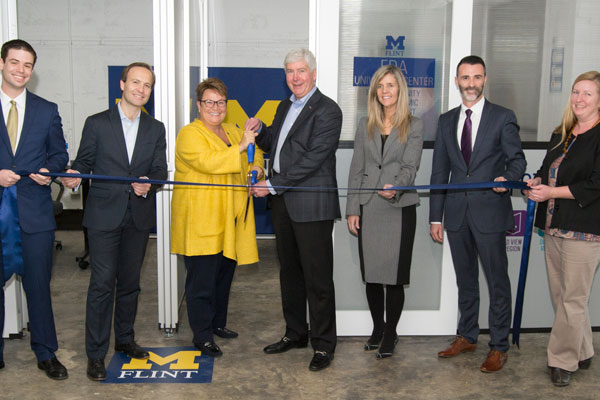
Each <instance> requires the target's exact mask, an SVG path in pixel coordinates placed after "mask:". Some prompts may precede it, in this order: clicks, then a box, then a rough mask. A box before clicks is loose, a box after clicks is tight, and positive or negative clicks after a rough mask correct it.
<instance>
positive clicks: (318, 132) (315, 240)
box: [246, 49, 342, 371]
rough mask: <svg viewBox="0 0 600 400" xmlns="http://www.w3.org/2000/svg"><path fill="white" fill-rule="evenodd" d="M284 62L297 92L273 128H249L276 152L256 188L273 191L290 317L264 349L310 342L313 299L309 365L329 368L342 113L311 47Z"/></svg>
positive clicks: (278, 349) (263, 145)
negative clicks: (326, 90)
mask: <svg viewBox="0 0 600 400" xmlns="http://www.w3.org/2000/svg"><path fill="white" fill-rule="evenodd" d="M284 66H285V74H286V82H287V84H288V87H289V88H290V90H291V91H292V95H291V96H290V98H289V99H285V100H283V101H282V102H281V103H280V104H279V106H278V107H277V112H276V114H275V119H274V120H273V124H272V125H271V126H269V127H267V126H265V125H264V124H262V122H260V121H259V120H257V119H255V118H252V119H250V120H249V121H248V122H247V123H246V127H247V129H252V130H255V131H258V136H257V137H256V143H257V144H258V145H259V146H260V147H261V148H262V149H263V150H264V151H265V152H270V153H271V160H273V163H272V164H271V171H269V172H270V173H269V179H268V180H267V181H262V182H260V183H258V184H257V185H255V186H254V188H253V194H254V195H255V196H259V197H263V196H266V195H268V194H271V195H272V197H271V203H272V215H273V225H274V228H275V234H276V236H277V251H278V255H279V263H280V265H281V272H280V283H281V302H282V305H283V316H284V318H285V322H286V332H285V335H284V336H283V337H282V338H281V340H280V341H279V342H277V343H274V344H271V345H269V346H267V347H265V348H264V352H265V353H267V354H274V353H282V352H284V351H288V350H290V349H292V348H299V347H306V346H307V344H308V325H307V323H306V301H307V300H308V307H309V313H310V314H309V315H310V317H309V319H310V338H311V345H312V347H313V350H314V356H313V359H312V361H311V362H310V365H309V369H310V370H311V371H319V370H321V369H323V368H326V367H328V366H329V364H330V362H331V360H332V359H333V352H334V351H335V345H336V342H337V333H336V324H335V293H334V287H333V240H332V231H333V221H334V219H336V218H341V214H340V204H339V199H338V194H337V181H336V173H335V152H336V150H337V147H338V141H339V138H340V132H341V129H342V112H341V110H340V108H339V106H338V105H337V104H336V103H335V102H334V101H333V100H331V99H330V98H328V97H326V96H324V95H323V94H322V93H321V92H320V91H319V89H317V87H316V86H315V80H316V77H317V71H316V61H315V57H314V56H313V54H312V53H311V52H310V51H309V50H307V49H298V50H292V51H291V52H290V53H288V55H287V56H286V58H285V61H284ZM294 187H315V188H316V187H326V188H329V190H310V189H309V190H303V189H301V188H299V189H294ZM332 188H333V189H332Z"/></svg>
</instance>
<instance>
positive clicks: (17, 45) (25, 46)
mask: <svg viewBox="0 0 600 400" xmlns="http://www.w3.org/2000/svg"><path fill="white" fill-rule="evenodd" d="M10 49H15V50H25V51H26V52H28V53H31V55H32V56H33V65H35V62H36V61H37V54H36V52H35V50H34V49H33V47H31V45H30V44H29V43H27V42H26V41H24V40H21V39H13V40H9V41H8V42H5V43H4V44H3V45H2V50H0V57H1V58H2V61H4V62H6V56H8V51H9V50H10Z"/></svg>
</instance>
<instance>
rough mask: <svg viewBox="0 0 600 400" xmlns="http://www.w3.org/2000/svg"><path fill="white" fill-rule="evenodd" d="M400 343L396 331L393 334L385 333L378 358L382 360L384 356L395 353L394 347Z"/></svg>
mask: <svg viewBox="0 0 600 400" xmlns="http://www.w3.org/2000/svg"><path fill="white" fill-rule="evenodd" d="M397 343H398V335H396V334H395V333H394V335H393V336H390V335H387V336H386V335H383V340H382V341H381V346H380V347H379V351H378V352H377V354H376V357H377V359H379V360H381V359H382V358H388V357H391V356H392V355H394V348H395V347H396V344H397Z"/></svg>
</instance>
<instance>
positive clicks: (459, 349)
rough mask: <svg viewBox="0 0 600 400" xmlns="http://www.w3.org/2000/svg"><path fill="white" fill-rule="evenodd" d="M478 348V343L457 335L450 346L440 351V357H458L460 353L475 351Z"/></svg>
mask: <svg viewBox="0 0 600 400" xmlns="http://www.w3.org/2000/svg"><path fill="white" fill-rule="evenodd" d="M476 348H477V344H472V343H469V341H468V340H467V339H465V338H464V337H462V336H457V337H456V339H454V341H453V342H452V344H451V345H450V347H448V348H447V349H446V350H443V351H440V352H439V353H438V357H443V358H448V357H456V356H457V355H459V354H460V353H466V352H469V351H475V349H476Z"/></svg>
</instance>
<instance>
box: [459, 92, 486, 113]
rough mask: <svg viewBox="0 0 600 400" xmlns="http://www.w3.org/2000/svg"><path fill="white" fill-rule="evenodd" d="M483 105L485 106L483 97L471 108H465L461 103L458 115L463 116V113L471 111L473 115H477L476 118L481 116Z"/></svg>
mask: <svg viewBox="0 0 600 400" xmlns="http://www.w3.org/2000/svg"><path fill="white" fill-rule="evenodd" d="M484 104H485V97H483V96H482V97H481V99H479V101H478V102H477V103H475V105H473V106H472V107H467V106H465V103H461V104H460V113H461V114H464V113H465V111H467V110H471V111H473V114H477V115H478V116H481V113H482V112H483V105H484Z"/></svg>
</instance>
